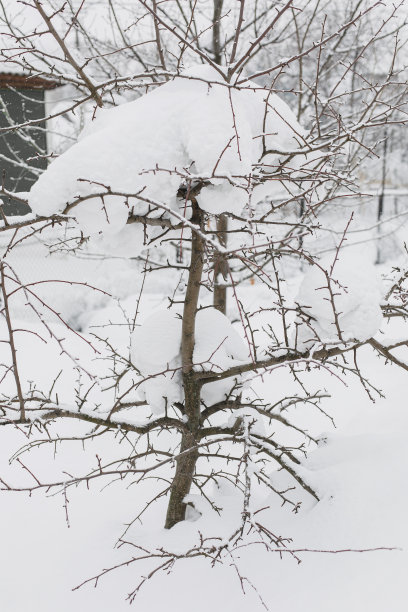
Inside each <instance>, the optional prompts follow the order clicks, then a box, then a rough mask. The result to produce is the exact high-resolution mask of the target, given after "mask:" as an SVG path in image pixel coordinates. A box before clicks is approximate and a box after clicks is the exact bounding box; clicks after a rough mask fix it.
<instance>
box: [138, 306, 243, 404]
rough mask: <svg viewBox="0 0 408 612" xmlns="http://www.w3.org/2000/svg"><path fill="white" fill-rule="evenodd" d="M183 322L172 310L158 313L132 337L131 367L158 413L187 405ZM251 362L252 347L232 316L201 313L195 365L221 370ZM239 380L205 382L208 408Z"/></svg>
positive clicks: (212, 311)
mask: <svg viewBox="0 0 408 612" xmlns="http://www.w3.org/2000/svg"><path fill="white" fill-rule="evenodd" d="M181 336H182V321H181V319H180V317H179V316H178V315H177V314H175V313H174V312H171V311H170V310H159V311H157V312H155V313H153V314H152V315H150V316H149V317H148V318H147V319H146V320H145V321H144V323H143V324H142V325H141V326H140V327H138V328H136V330H135V331H134V333H133V336H132V350H131V359H132V363H133V364H134V365H135V366H136V368H137V369H138V370H139V371H140V374H141V375H142V377H143V379H145V380H144V381H143V382H142V383H141V384H140V385H139V391H140V393H141V395H142V397H144V398H145V399H146V401H147V403H148V404H149V406H150V407H151V409H152V412H154V413H155V414H161V413H163V412H164V411H165V410H166V408H168V407H170V405H171V404H172V403H174V402H181V401H183V391H182V377H181V354H180V351H181ZM247 360H248V348H247V346H246V345H245V343H244V342H243V340H242V339H241V338H240V336H239V334H238V332H237V331H236V330H235V329H234V327H233V326H232V324H231V323H230V321H229V320H228V318H227V317H226V316H225V315H223V314H222V313H221V312H219V311H218V310H216V309H215V308H203V309H201V310H199V311H198V313H197V316H196V327H195V348H194V355H193V363H194V364H195V367H197V368H200V369H202V370H210V371H212V370H213V371H214V372H220V371H223V370H225V369H227V368H229V367H231V366H234V365H237V364H238V363H242V362H245V361H247ZM239 382H240V380H238V378H237V377H234V378H228V379H225V380H220V381H216V382H213V383H208V384H205V385H204V386H203V388H202V395H201V398H202V401H203V403H204V404H205V405H206V406H209V405H212V404H214V403H216V402H219V401H221V400H223V399H225V398H226V397H227V396H228V395H229V394H230V393H231V390H232V389H233V388H234V387H235V386H236V385H237V383H239Z"/></svg>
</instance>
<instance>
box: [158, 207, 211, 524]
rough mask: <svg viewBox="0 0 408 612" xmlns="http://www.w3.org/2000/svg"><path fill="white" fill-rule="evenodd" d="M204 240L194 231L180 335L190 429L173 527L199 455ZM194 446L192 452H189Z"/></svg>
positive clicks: (171, 513) (173, 503) (173, 499)
mask: <svg viewBox="0 0 408 612" xmlns="http://www.w3.org/2000/svg"><path fill="white" fill-rule="evenodd" d="M192 221H193V222H194V223H197V224H199V225H200V227H201V226H202V214H201V211H200V209H199V208H198V206H197V204H196V202H195V201H193V217H192ZM203 259H204V244H203V240H202V238H201V237H200V236H198V235H197V234H196V233H194V232H193V235H192V239H191V261H190V268H189V276H188V282H187V290H186V297H185V300H184V310H183V325H182V338H181V358H182V371H183V388H184V412H185V415H186V417H187V418H188V421H187V427H188V431H186V432H185V433H183V434H182V438H181V446H180V453H185V454H183V455H182V456H181V457H179V458H178V459H176V473H175V475H174V479H173V482H172V484H171V489H170V499H169V505H168V508H167V516H166V523H165V528H166V529H170V528H171V527H173V525H175V524H176V523H179V522H180V521H183V520H184V518H185V515H186V504H185V503H184V501H183V500H184V498H185V496H186V495H187V494H188V493H189V492H190V488H191V485H192V484H193V478H194V472H195V466H196V463H197V459H198V449H196V448H195V447H196V446H197V443H198V440H199V428H200V390H201V383H200V382H199V381H198V380H197V379H196V377H195V376H194V372H193V354H194V344H195V337H194V332H195V319H196V314H197V306H198V298H199V294H200V286H201V276H202V273H203ZM189 449H192V450H191V452H187V453H186V451H188V450H189Z"/></svg>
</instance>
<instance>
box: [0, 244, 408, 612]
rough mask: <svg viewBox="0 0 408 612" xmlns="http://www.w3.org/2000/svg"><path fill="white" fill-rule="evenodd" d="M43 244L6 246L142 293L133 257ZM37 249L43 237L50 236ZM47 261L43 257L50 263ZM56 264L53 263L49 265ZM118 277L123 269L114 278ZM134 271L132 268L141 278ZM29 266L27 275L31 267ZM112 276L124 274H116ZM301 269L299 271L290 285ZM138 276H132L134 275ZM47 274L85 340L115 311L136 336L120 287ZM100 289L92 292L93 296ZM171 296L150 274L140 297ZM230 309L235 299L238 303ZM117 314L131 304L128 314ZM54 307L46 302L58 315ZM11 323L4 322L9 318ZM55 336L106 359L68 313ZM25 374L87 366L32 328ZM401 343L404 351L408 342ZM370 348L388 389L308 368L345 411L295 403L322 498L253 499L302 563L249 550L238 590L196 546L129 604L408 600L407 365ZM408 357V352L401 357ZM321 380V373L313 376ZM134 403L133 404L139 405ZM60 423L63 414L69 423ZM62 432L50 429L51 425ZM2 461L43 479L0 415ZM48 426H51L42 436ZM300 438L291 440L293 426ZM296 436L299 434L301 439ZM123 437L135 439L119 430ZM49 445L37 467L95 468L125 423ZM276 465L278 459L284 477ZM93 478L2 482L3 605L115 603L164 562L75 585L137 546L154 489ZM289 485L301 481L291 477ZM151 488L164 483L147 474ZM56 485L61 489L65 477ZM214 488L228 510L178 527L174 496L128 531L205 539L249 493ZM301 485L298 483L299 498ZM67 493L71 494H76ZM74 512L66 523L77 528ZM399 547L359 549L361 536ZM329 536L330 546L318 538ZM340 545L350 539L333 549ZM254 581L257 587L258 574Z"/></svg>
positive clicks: (70, 373)
mask: <svg viewBox="0 0 408 612" xmlns="http://www.w3.org/2000/svg"><path fill="white" fill-rule="evenodd" d="M41 248H42V247H41V246H40V245H38V244H37V245H36V246H35V245H34V246H31V247H27V250H26V251H24V249H20V250H18V249H16V251H15V252H16V253H17V255H15V256H13V257H14V260H10V265H13V266H14V268H15V270H17V271H18V272H19V274H23V273H24V270H26V272H27V275H31V276H30V278H31V279H32V278H33V276H32V275H33V269H32V268H31V269H30V265H31V266H32V265H33V261H34V260H35V261H39V262H41V261H42V267H41V266H40V267H39V268H37V269H38V279H39V278H41V276H42V275H44V276H45V277H48V278H51V277H53V278H54V279H65V280H71V281H75V280H76V281H81V280H84V279H85V278H88V279H89V278H92V279H93V282H94V284H96V285H98V284H99V285H101V288H102V289H104V290H108V288H110V290H111V291H112V290H114V292H115V293H116V294H118V295H119V296H120V297H121V298H122V307H123V308H124V309H125V310H127V311H128V312H129V313H131V312H132V310H133V309H134V308H135V302H136V300H137V297H138V290H139V286H138V283H139V282H140V280H134V279H135V278H136V277H137V274H136V269H135V265H136V264H135V263H134V262H125V261H124V260H117V261H115V260H112V261H110V262H108V263H106V262H105V263H103V262H98V261H87V262H85V263H84V262H77V261H76V260H74V259H72V258H69V257H67V256H65V257H64V256H62V255H58V256H54V257H51V258H49V257H48V258H44V257H43V256H42V255H41ZM39 249H40V250H39ZM47 266H48V267H47ZM51 270H52V273H51ZM112 279H114V280H112ZM132 279H133V280H132ZM22 280H24V279H22ZM115 282H116V285H115ZM298 282H299V279H298V278H294V279H293V284H294V286H295V285H296V284H298ZM132 283H133V284H132ZM55 287H56V285H54V286H53V288H52V289H50V288H47V289H46V290H44V291H46V293H47V295H46V296H45V295H44V297H47V299H48V300H49V302H50V303H51V304H52V305H54V307H55V309H56V310H58V312H61V313H62V314H63V315H64V317H66V318H67V319H69V320H70V322H71V324H74V325H76V329H81V330H82V333H83V335H84V338H85V339H93V336H91V335H90V334H92V333H94V332H95V329H99V330H100V329H104V328H103V327H99V326H101V325H102V326H103V325H104V324H106V323H107V322H110V323H121V325H117V326H113V329H114V332H110V333H111V334H112V333H113V336H114V338H115V339H116V342H117V343H118V345H122V347H124V346H126V333H125V332H124V328H125V327H126V326H124V325H123V322H124V321H123V311H122V310H121V309H119V308H118V307H117V306H116V305H115V304H116V303H115V302H114V301H112V300H110V299H109V298H107V297H106V296H103V295H102V296H101V297H97V294H95V293H94V292H92V291H90V290H89V289H87V288H84V287H78V286H77V287H75V286H73V287H70V286H65V285H64V287H63V288H61V285H59V286H57V289H56V288H55ZM240 292H241V295H242V296H244V298H245V301H246V303H251V301H252V302H253V303H254V304H255V303H258V304H259V305H260V306H262V305H267V300H268V299H269V298H268V296H267V295H264V293H263V292H262V290H261V289H260V288H259V287H258V286H257V285H255V286H251V285H249V284H248V285H247V286H243V287H241V288H240ZM95 296H96V297H95ZM160 302H161V298H160V295H159V294H157V293H155V292H154V285H153V284H152V286H148V287H147V292H145V293H144V295H143V298H142V300H141V304H140V309H141V316H142V317H143V316H145V314H146V313H149V312H150V311H151V310H152V309H153V308H155V307H157V306H159V305H160ZM15 306H16V312H17V313H18V317H19V319H21V320H18V321H17V320H15V325H16V326H17V327H20V323H21V327H24V328H25V329H29V330H31V331H34V332H37V333H41V330H40V326H39V324H38V322H36V321H35V317H34V316H33V315H32V313H31V314H28V312H27V308H25V307H24V304H23V302H21V303H18V302H17V301H16V305H15ZM232 316H233V317H234V313H233V312H232ZM121 317H122V318H121ZM52 319H53V317H52V316H51V315H50V321H51V320H52ZM2 325H3V329H2V330H1V334H2V337H3V336H4V333H5V330H4V324H3V323H2ZM52 325H53V329H54V330H55V333H56V335H58V336H59V337H64V338H66V346H67V347H69V350H70V351H71V353H72V354H73V355H80V356H81V358H82V360H83V361H85V363H86V364H87V367H89V368H90V369H91V370H92V371H93V372H95V373H97V374H98V373H99V374H102V373H103V371H104V367H105V366H104V364H103V361H102V362H101V361H100V360H99V359H95V355H94V354H93V351H92V350H91V348H90V347H89V346H88V344H87V343H86V342H84V341H83V340H81V339H80V338H79V337H77V336H75V335H74V334H72V333H68V332H67V330H66V328H65V327H64V326H62V325H61V324H58V323H56V322H55V317H54V322H53V323H52ZM384 330H385V333H386V335H387V338H390V337H399V329H398V325H397V324H393V325H392V326H391V325H385V327H384ZM18 348H19V353H20V359H21V361H20V363H21V366H20V367H21V373H22V378H23V380H24V381H25V383H24V384H25V385H27V384H28V382H27V381H30V380H35V381H36V382H37V384H38V385H42V386H43V387H44V388H46V387H47V385H50V384H51V383H52V381H53V380H54V378H55V376H56V375H57V374H58V371H59V370H60V369H61V367H63V374H62V375H61V376H60V378H59V379H58V382H57V390H58V393H59V394H60V397H61V398H64V400H65V401H67V402H69V401H70V398H72V396H73V393H74V392H75V391H74V389H75V385H76V384H77V374H76V372H75V370H74V368H73V365H72V362H70V360H69V358H68V357H67V356H66V355H63V356H60V355H59V349H58V347H57V346H56V345H55V343H54V344H53V343H52V342H48V343H44V342H43V341H41V340H40V339H39V338H38V337H37V336H36V335H34V334H32V333H30V334H29V333H25V334H23V333H22V334H21V335H20V336H19V345H18ZM7 351H8V346H7V345H4V344H2V345H1V352H2V357H3V356H4V358H2V360H1V361H2V362H3V361H5V360H6V359H7ZM403 351H404V349H401V357H404V353H403ZM361 355H362V356H361V357H360V367H361V370H362V372H363V374H364V373H367V374H368V375H369V378H370V380H371V381H372V382H373V383H374V384H375V386H376V387H377V388H378V389H380V390H381V391H382V392H383V393H384V395H385V398H380V397H378V396H376V394H375V393H373V396H374V397H375V400H376V401H375V403H373V402H372V401H371V400H370V399H369V397H368V395H367V393H366V391H365V390H364V389H363V387H362V386H361V384H360V383H359V382H358V380H356V379H355V378H353V377H352V376H351V375H350V376H347V377H344V376H340V377H339V378H337V377H335V376H333V375H331V374H330V373H329V372H325V371H320V372H315V373H311V374H308V384H309V387H310V386H312V387H313V386H314V387H315V388H316V389H318V388H320V389H322V388H324V389H326V390H327V393H328V394H332V397H331V398H328V399H326V400H325V403H324V409H325V411H326V412H327V413H328V414H329V415H330V416H333V418H334V420H335V424H336V428H334V427H333V426H332V424H331V421H330V420H329V419H327V418H325V417H324V416H323V415H322V414H320V413H319V412H317V411H316V410H308V409H307V408H305V407H302V408H297V409H296V410H295V411H294V412H293V415H292V416H293V418H294V419H295V420H296V423H297V424H298V426H299V427H306V429H307V430H308V432H309V433H310V435H311V436H313V437H318V438H320V439H321V442H320V444H319V446H318V447H317V448H314V447H313V445H311V446H310V453H309V456H308V459H307V460H306V461H305V463H304V468H303V469H304V470H305V471H306V472H307V473H308V477H309V479H311V481H312V483H313V485H314V486H315V488H316V489H317V490H318V492H319V494H320V497H321V501H320V502H319V503H315V501H314V500H313V499H312V498H309V497H308V496H307V494H305V493H299V492H298V493H297V494H296V495H298V497H297V499H301V501H302V505H301V509H300V510H299V512H298V513H297V514H294V513H293V512H291V509H290V508H288V507H287V506H285V507H281V506H280V502H279V500H278V499H277V498H275V497H272V496H271V497H270V498H262V499H256V501H255V502H254V504H256V507H258V508H265V510H263V513H262V514H263V520H264V522H265V524H267V525H268V526H269V527H270V529H271V530H272V531H273V532H274V533H275V534H278V535H280V536H282V537H288V538H292V539H293V541H292V542H289V543H288V548H290V549H296V550H298V549H308V552H299V553H297V556H298V557H299V559H300V560H301V563H300V564H298V563H297V561H296V560H295V559H293V558H292V556H291V555H289V554H286V555H285V554H283V556H282V558H280V555H279V554H278V553H276V554H273V553H272V554H267V553H265V551H264V550H263V548H262V546H254V547H248V548H242V550H241V551H239V564H238V566H239V568H240V569H239V571H240V572H241V575H242V576H245V578H246V579H247V580H244V582H243V587H244V589H245V593H246V595H245V596H244V597H243V596H242V591H241V585H240V580H239V577H238V575H237V571H236V569H235V567H234V566H233V564H231V563H229V562H228V559H226V562H225V563H224V565H221V564H216V565H215V566H214V567H211V564H210V562H209V561H206V560H203V559H193V560H190V561H180V563H179V564H177V565H176V566H175V568H174V570H173V572H172V573H171V574H170V575H168V574H167V573H160V572H159V573H157V574H156V575H155V576H154V577H153V578H152V579H151V580H150V581H148V582H147V583H146V584H145V585H144V586H143V587H142V589H141V591H140V593H139V594H138V596H137V597H136V599H135V602H134V603H133V607H134V609H136V610H138V611H140V612H161V611H162V610H167V611H169V612H170V611H173V610H174V611H177V612H190V611H191V610H195V611H196V612H201V611H202V612H207V611H208V610H209V609H213V610H214V611H216V612H218V611H220V612H221V611H223V612H248V611H251V612H252V611H255V610H258V609H259V610H261V609H264V608H263V605H262V601H261V598H262V600H263V601H264V602H265V603H266V604H267V605H268V608H269V609H270V610H280V611H282V612H301V611H302V612H304V611H307V612H309V611H310V612H312V611H313V612H315V611H319V612H320V611H321V612H337V611H338V612H344V611H346V610H347V611H348V612H360V611H361V612H365V611H369V612H400V611H401V612H403V611H405V610H406V606H407V598H406V576H407V571H408V553H407V548H408V528H407V521H406V504H407V501H408V484H407V483H408V479H407V470H408V468H407V465H408V450H407V448H408V447H407V444H406V432H407V427H408V414H407V410H406V402H405V393H404V390H405V389H406V386H407V373H406V372H404V371H403V370H401V369H399V368H395V367H390V366H389V365H385V364H384V363H383V361H382V360H380V359H378V357H377V356H375V355H374V353H373V351H372V350H371V349H369V348H366V349H364V352H363V353H362V354H361ZM405 358H406V357H405ZM312 380H313V383H312V382H311V381H312ZM256 388H257V391H258V392H260V393H262V394H263V395H264V396H265V397H266V398H267V399H268V400H269V401H274V400H275V401H277V400H278V399H279V398H280V397H281V396H285V395H288V394H290V393H291V392H292V389H293V392H297V391H298V390H297V389H296V387H295V385H294V382H293V380H292V379H291V378H290V377H289V375H288V374H286V372H285V371H284V370H282V369H280V370H277V371H275V372H273V373H272V374H270V375H268V376H266V377H265V378H264V380H263V381H260V380H257V382H256ZM132 418H133V419H134V418H135V417H134V416H133V415H132V414H131V413H130V414H129V419H132ZM80 431H85V430H84V426H83V425H82V424H80V423H74V424H73V423H68V424H67V425H66V426H65V434H66V435H68V436H69V435H73V433H79V432H80ZM59 432H60V435H62V434H61V429H60V430H59ZM50 434H51V435H52V428H51V429H50ZM0 436H1V442H0V449H1V450H0V456H1V459H0V465H1V473H0V476H1V478H3V479H4V480H5V481H6V482H12V483H13V484H14V485H15V486H24V485H27V484H28V483H29V484H30V485H32V484H33V480H32V477H31V475H30V474H28V473H27V470H25V469H24V467H23V465H22V464H20V463H18V461H17V460H15V461H14V462H13V463H12V465H11V466H10V467H8V460H9V458H10V457H11V456H12V455H13V454H14V453H15V451H16V450H17V449H18V448H20V447H23V446H24V445H25V443H26V442H27V440H26V437H25V433H24V430H23V429H21V430H17V429H16V430H11V429H10V428H2V431H0ZM39 437H41V436H39ZM286 442H287V443H289V444H290V443H291V441H290V440H287V441H286ZM293 443H294V444H295V443H296V440H295V439H293ZM122 444H126V442H124V441H123V440H122ZM56 450H57V453H56V455H55V456H54V452H53V451H54V449H53V448H45V447H40V448H37V449H34V450H33V451H31V452H30V453H29V454H22V455H20V456H19V459H20V460H21V461H22V462H23V464H24V465H25V466H29V469H30V470H31V471H33V473H34V474H35V475H36V477H39V478H40V479H41V481H42V482H47V481H48V480H47V479H50V480H52V479H53V478H58V475H60V474H61V470H62V469H64V470H66V471H67V472H69V473H71V474H78V473H82V472H83V471H85V470H86V466H88V467H95V463H96V456H97V455H98V456H103V457H104V459H105V461H106V459H107V458H108V457H112V458H114V457H115V456H119V455H118V453H120V451H121V443H120V436H119V435H118V436H116V437H115V436H114V435H113V434H112V436H111V437H110V438H104V439H103V442H100V441H99V439H98V438H96V439H95V440H94V441H93V442H90V443H87V444H86V446H85V450H84V449H83V448H82V447H81V444H80V443H79V442H69V441H68V442H67V443H66V444H65V446H63V447H61V446H58V447H57V449H56ZM279 479H280V474H279V473H277V474H276V482H279ZM107 484H108V482H103V483H102V482H94V483H90V486H89V490H87V488H86V485H85V484H82V485H80V486H79V487H78V488H70V489H69V490H68V493H67V499H68V504H66V499H65V498H64V496H63V495H61V494H57V495H53V494H52V492H51V493H50V494H48V495H45V494H44V493H41V492H34V493H33V495H32V496H31V497H29V496H28V495H27V494H26V493H16V492H7V491H1V493H0V497H1V508H2V510H1V513H2V521H1V525H0V530H1V542H2V547H1V555H0V571H1V576H2V580H1V589H0V609H1V610H2V611H3V610H4V611H5V612H54V611H55V610H58V611H59V612H68V611H71V610H73V609H76V610H78V611H81V612H82V611H83V612H85V611H86V612H88V611H89V612H90V611H95V612H96V611H98V612H111V611H113V610H115V612H119V611H121V610H128V609H132V608H129V602H127V601H126V596H127V594H128V593H130V592H131V591H132V590H133V589H134V588H135V587H136V586H137V584H138V583H139V582H140V576H144V575H146V574H147V573H148V572H149V571H151V569H153V568H154V567H155V565H152V564H151V562H148V563H146V562H137V563H134V564H132V565H130V566H129V567H122V568H121V569H118V570H117V571H115V572H113V573H111V574H107V575H106V576H105V577H103V578H101V579H100V581H99V582H98V585H97V588H96V589H95V588H93V586H94V585H93V583H90V584H86V585H84V586H83V587H82V588H80V589H79V590H75V591H73V590H72V589H73V588H74V587H75V586H77V585H78V584H80V583H81V582H83V581H84V580H85V579H87V578H90V577H92V576H93V575H96V574H98V573H99V572H100V571H101V570H102V569H103V568H107V567H111V566H114V565H117V564H120V563H122V562H124V561H126V560H128V559H130V558H131V557H132V555H133V554H134V552H135V551H134V550H133V549H132V547H131V546H122V547H121V548H116V547H115V544H116V542H117V539H118V537H119V536H120V535H121V534H122V533H123V531H124V529H125V527H126V524H127V523H129V522H131V521H132V519H133V518H134V516H135V515H136V514H137V512H138V511H139V510H140V509H141V507H142V506H143V500H144V499H145V498H146V497H147V495H148V494H149V493H150V492H151V491H149V486H150V485H149V484H144V485H143V486H140V487H138V486H137V485H135V484H134V485H132V486H128V485H129V484H130V481H129V482H121V481H120V480H119V481H116V482H112V483H110V484H109V486H107V487H106V486H105V485H107ZM289 484H290V483H289ZM151 486H152V487H154V484H153V483H152V485H151ZM54 493H55V491H54ZM217 496H218V497H217V503H218V504H219V505H220V506H221V507H222V508H223V512H222V514H221V517H220V518H219V517H217V516H215V515H214V513H212V512H211V511H210V510H209V511H208V512H205V513H204V515H203V517H202V518H200V519H199V520H198V521H196V522H185V523H182V524H179V525H177V526H176V527H174V528H173V529H172V530H171V531H170V532H166V531H165V530H164V529H162V525H163V520H164V514H165V500H159V501H158V503H157V504H155V505H154V506H153V507H152V510H151V512H150V514H149V515H148V516H147V517H146V520H145V521H144V523H143V525H134V526H133V527H132V528H131V529H130V530H129V531H128V533H127V539H128V540H129V541H132V542H134V543H137V544H139V545H142V546H146V547H152V546H153V547H154V546H165V547H168V548H170V549H172V550H179V551H183V550H186V549H188V548H189V547H190V546H191V545H193V544H196V543H197V542H198V537H199V536H198V534H199V532H202V533H204V534H207V535H211V536H214V535H217V533H220V534H225V533H226V532H227V533H228V532H229V529H231V530H232V528H233V526H234V525H235V524H236V521H239V514H240V512H241V506H240V503H239V501H238V498H237V497H236V494H235V493H234V491H233V489H232V488H231V489H228V488H223V489H221V490H220V491H218V493H217ZM299 496H300V497H299ZM66 506H67V507H66ZM68 524H69V527H68ZM373 548H393V549H394V550H377V551H372V552H357V551H359V550H362V549H373ZM319 551H329V552H319ZM335 551H345V552H335ZM251 584H252V586H251Z"/></svg>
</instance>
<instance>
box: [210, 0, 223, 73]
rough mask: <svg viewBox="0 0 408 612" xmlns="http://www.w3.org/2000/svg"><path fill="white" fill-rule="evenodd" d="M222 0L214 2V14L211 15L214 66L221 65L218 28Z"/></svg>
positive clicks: (219, 32) (219, 30) (219, 29)
mask: <svg viewBox="0 0 408 612" xmlns="http://www.w3.org/2000/svg"><path fill="white" fill-rule="evenodd" d="M223 2H224V0H214V13H213V24H212V33H213V54H214V61H215V63H216V64H221V59H222V58H221V41H220V36H221V28H220V19H221V11H222V5H223Z"/></svg>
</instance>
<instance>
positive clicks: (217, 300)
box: [213, 215, 228, 314]
mask: <svg viewBox="0 0 408 612" xmlns="http://www.w3.org/2000/svg"><path fill="white" fill-rule="evenodd" d="M227 230H228V219H227V216H226V215H220V217H219V218H218V220H217V232H218V233H217V236H218V240H219V241H220V244H221V245H222V246H226V245H227ZM226 280H228V262H227V260H226V259H225V257H223V256H222V255H221V254H220V253H218V254H217V258H216V261H215V265H214V300H213V304H214V308H216V309H217V310H219V311H220V312H222V313H223V314H227V287H226V285H225V282H223V281H226Z"/></svg>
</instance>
